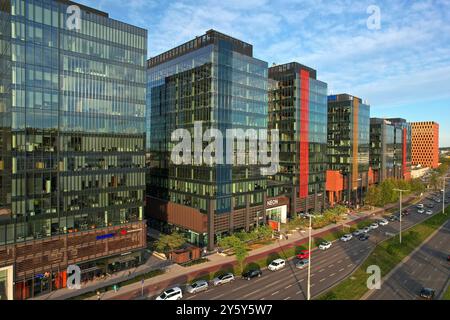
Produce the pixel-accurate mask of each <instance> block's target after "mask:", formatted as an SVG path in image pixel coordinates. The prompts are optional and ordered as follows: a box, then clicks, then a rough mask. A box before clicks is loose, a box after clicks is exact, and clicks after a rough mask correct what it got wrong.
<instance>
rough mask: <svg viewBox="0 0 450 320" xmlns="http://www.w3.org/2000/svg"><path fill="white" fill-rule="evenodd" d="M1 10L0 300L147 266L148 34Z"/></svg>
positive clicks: (29, 4)
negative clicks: (75, 270) (72, 277)
mask: <svg viewBox="0 0 450 320" xmlns="http://www.w3.org/2000/svg"><path fill="white" fill-rule="evenodd" d="M1 3H2V12H1V15H2V19H1V20H2V22H3V21H4V19H8V20H9V21H10V28H8V29H6V30H2V32H1V42H2V46H4V44H5V43H6V44H7V45H8V46H9V49H10V53H11V54H10V55H7V56H3V57H2V60H7V62H6V63H5V61H2V63H1V64H0V65H1V67H2V69H3V70H2V72H1V76H2V79H1V80H0V81H2V83H1V84H0V123H1V127H0V190H1V191H0V296H2V298H4V297H5V296H6V297H7V299H12V298H15V299H26V298H30V297H34V296H37V295H39V294H42V293H46V292H50V291H52V290H55V289H58V288H62V287H65V286H66V279H67V273H66V270H67V267H68V266H69V265H74V264H77V265H78V266H79V267H80V268H81V270H82V271H81V272H82V279H83V280H84V279H88V278H91V277H94V276H96V275H98V274H105V273H107V272H109V273H111V272H114V271H116V270H118V269H120V268H125V267H129V266H132V265H133V266H134V265H136V264H138V263H140V261H141V259H142V249H143V248H145V247H146V224H145V220H144V215H143V207H144V192H145V98H146V78H145V70H146V68H145V61H146V55H147V54H146V52H147V31H146V30H144V29H141V28H137V27H134V26H131V25H128V24H125V23H122V22H119V21H116V20H113V19H111V18H109V17H108V14H107V13H104V12H101V11H98V10H95V9H92V8H89V7H86V6H83V5H79V4H76V3H74V2H71V1H63V0H39V1H36V0H35V1H23V0H11V1H1ZM5 4H6V8H5V7H4V6H5ZM4 75H7V76H4ZM9 75H11V76H10V77H9ZM8 82H9V83H8ZM5 87H7V89H6V90H5ZM5 92H6V94H5ZM4 270H6V272H5V271H4ZM5 288H6V289H5ZM5 292H6V295H5ZM13 292H14V293H13Z"/></svg>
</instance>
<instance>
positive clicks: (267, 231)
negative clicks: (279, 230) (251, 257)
mask: <svg viewBox="0 0 450 320" xmlns="http://www.w3.org/2000/svg"><path fill="white" fill-rule="evenodd" d="M254 232H255V233H256V235H257V238H258V239H261V240H268V239H271V238H272V235H273V230H272V228H271V227H270V226H268V225H264V226H259V227H258V228H256V229H255V230H254Z"/></svg>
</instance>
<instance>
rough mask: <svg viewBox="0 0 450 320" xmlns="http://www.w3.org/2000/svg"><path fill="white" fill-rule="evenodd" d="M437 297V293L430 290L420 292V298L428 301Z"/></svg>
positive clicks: (424, 289) (423, 289)
mask: <svg viewBox="0 0 450 320" xmlns="http://www.w3.org/2000/svg"><path fill="white" fill-rule="evenodd" d="M434 295H435V291H434V290H433V289H430V288H422V290H420V297H421V298H423V299H426V300H433V299H434Z"/></svg>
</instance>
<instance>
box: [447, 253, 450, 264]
mask: <svg viewBox="0 0 450 320" xmlns="http://www.w3.org/2000/svg"><path fill="white" fill-rule="evenodd" d="M447 261H448V262H450V254H449V255H448V256H447Z"/></svg>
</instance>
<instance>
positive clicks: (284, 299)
mask: <svg viewBox="0 0 450 320" xmlns="http://www.w3.org/2000/svg"><path fill="white" fill-rule="evenodd" d="M290 298H291V297H287V298H286V299H283V300H289V299H290Z"/></svg>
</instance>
